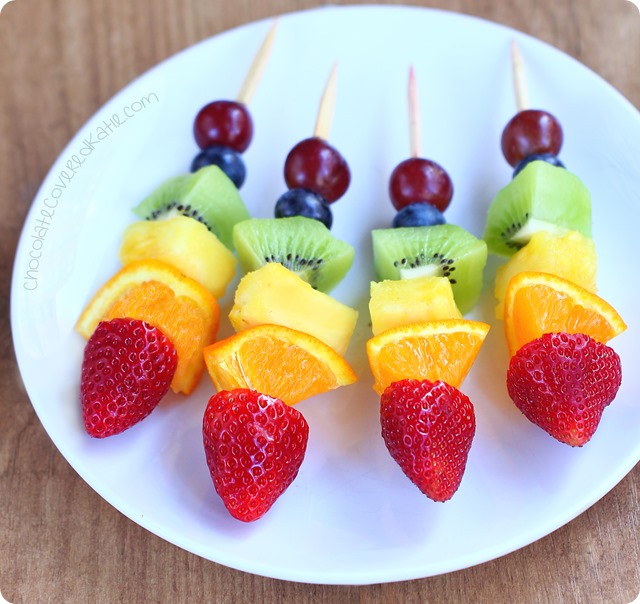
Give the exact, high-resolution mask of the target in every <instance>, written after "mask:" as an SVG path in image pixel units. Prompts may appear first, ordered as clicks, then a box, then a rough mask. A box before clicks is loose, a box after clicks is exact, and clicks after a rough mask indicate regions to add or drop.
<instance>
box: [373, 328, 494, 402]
mask: <svg viewBox="0 0 640 604" xmlns="http://www.w3.org/2000/svg"><path fill="white" fill-rule="evenodd" d="M488 332H489V325H487V324H486V323H481V322H479V321H468V320H466V319H445V320H442V321H427V322H424V323H411V324H409V325H403V326H401V327H394V328H392V329H388V330H387V331H384V332H382V333H381V334H378V335H377V336H375V337H373V338H371V339H370V340H369V341H368V342H367V357H368V358H369V366H370V367H371V373H373V377H374V380H375V381H374V384H373V389H374V390H375V391H376V392H377V393H378V394H382V393H383V392H384V390H385V388H386V387H387V386H388V385H389V384H391V383H392V382H398V381H400V380H404V379H416V380H425V379H426V380H430V381H432V382H434V381H436V380H442V381H443V382H447V383H448V384H450V385H451V386H455V387H456V388H457V387H459V386H460V384H461V383H462V380H464V378H465V376H466V375H467V373H468V372H469V369H470V368H471V365H472V364H473V361H474V360H475V358H476V356H477V355H478V351H479V350H480V347H481V346H482V342H484V339H485V337H486V336H487V333H488Z"/></svg>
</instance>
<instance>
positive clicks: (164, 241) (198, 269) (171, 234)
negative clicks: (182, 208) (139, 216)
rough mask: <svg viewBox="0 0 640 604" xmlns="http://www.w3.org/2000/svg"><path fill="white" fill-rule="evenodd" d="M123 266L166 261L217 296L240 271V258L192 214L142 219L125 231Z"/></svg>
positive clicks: (222, 292) (121, 255)
mask: <svg viewBox="0 0 640 604" xmlns="http://www.w3.org/2000/svg"><path fill="white" fill-rule="evenodd" d="M119 256H120V262H122V264H123V266H126V265H127V264H130V263H131V262H135V261H136V260H151V259H155V260H162V261H163V262H166V263H167V264H170V265H171V266H173V267H175V268H177V269H178V270H179V271H180V272H181V273H182V274H183V275H186V276H187V277H190V278H191V279H193V280H194V281H197V282H198V283H200V284H201V285H203V286H204V287H206V288H207V289H208V290H209V291H210V292H211V293H212V294H213V295H214V296H215V297H216V298H222V296H224V292H225V289H226V288H227V285H228V284H229V282H230V281H231V280H232V279H233V277H234V275H235V273H236V264H237V261H236V257H235V256H234V255H233V254H232V253H231V252H230V251H229V250H228V249H227V248H226V247H225V246H224V245H223V244H222V243H220V240H219V239H218V238H217V237H216V236H215V235H214V234H213V233H212V232H211V231H209V229H207V227H206V226H205V225H204V224H202V223H200V222H198V221H197V220H194V219H193V218H190V217H188V216H174V217H172V218H168V219H167V220H142V221H139V222H134V223H133V224H130V225H129V226H128V227H127V228H126V229H125V231H124V235H123V237H122V246H121V247H120V253H119Z"/></svg>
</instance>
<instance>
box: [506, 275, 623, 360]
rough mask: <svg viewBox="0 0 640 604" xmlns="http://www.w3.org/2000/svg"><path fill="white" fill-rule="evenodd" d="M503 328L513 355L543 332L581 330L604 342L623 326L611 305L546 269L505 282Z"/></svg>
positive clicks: (620, 318) (580, 331) (620, 331)
mask: <svg viewBox="0 0 640 604" xmlns="http://www.w3.org/2000/svg"><path fill="white" fill-rule="evenodd" d="M504 328H505V335H506V337H507V344H508V346H509V352H510V353H511V355H512V356H513V355H514V354H515V353H516V352H517V351H518V350H519V349H520V347H522V346H523V345H524V344H526V343H527V342H531V340H535V339H536V338H539V337H540V336H541V335H543V334H545V333H557V332H565V333H583V334H586V335H588V336H591V337H592V338H593V339H594V340H597V341H598V342H602V343H603V344H604V343H606V342H608V341H609V340H610V339H611V338H613V337H614V336H617V335H618V334H620V333H622V332H623V331H624V330H625V329H626V328H627V326H626V325H625V323H624V321H623V320H622V317H621V316H620V315H619V314H618V312H617V311H616V309H615V308H613V306H611V305H610V304H609V303H608V302H606V301H605V300H603V299H602V298H600V297H599V296H597V295H596V294H594V293H592V292H590V291H588V290H586V289H584V288H583V287H580V286H579V285H576V284H575V283H572V282H571V281H567V280H566V279H562V278H560V277H556V276H555V275H551V274H549V273H539V272H522V273H518V274H517V275H515V276H514V277H513V278H512V279H511V281H509V285H508V286H507V292H506V294H505V300H504Z"/></svg>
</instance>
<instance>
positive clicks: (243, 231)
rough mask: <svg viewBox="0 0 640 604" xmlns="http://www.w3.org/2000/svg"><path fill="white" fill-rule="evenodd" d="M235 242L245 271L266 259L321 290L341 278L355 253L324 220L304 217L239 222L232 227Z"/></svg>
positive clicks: (254, 219)
mask: <svg viewBox="0 0 640 604" xmlns="http://www.w3.org/2000/svg"><path fill="white" fill-rule="evenodd" d="M233 242H234V244H235V246H236V249H237V251H238V259H239V260H240V266H241V267H242V269H243V270H244V272H245V273H248V272H250V271H253V270H256V269H258V268H260V267H261V266H264V265H265V264H266V263H267V262H279V263H280V264H282V265H283V266H285V267H286V268H288V269H289V270H291V271H293V272H294V273H296V274H297V275H298V276H299V277H301V278H302V279H304V280H305V281H306V282H307V283H309V284H310V285H311V286H312V287H313V288H314V289H317V290H320V291H322V292H328V291H329V290H331V289H332V288H333V287H335V286H336V285H337V284H338V283H339V282H340V281H341V280H342V278H343V277H344V276H345V274H346V273H347V271H348V270H349V269H350V268H351V265H352V263H353V257H354V253H355V252H354V249H353V247H352V246H350V245H349V244H348V243H345V242H344V241H340V240H339V239H336V238H335V237H334V236H333V235H332V234H331V233H330V232H329V229H327V227H325V226H324V225H323V224H322V223H321V222H318V221H317V220H314V219H313V218H306V217H304V216H292V217H288V218H252V219H250V220H245V221H243V222H239V223H238V224H236V226H235V227H234V229H233Z"/></svg>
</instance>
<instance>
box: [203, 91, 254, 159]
mask: <svg viewBox="0 0 640 604" xmlns="http://www.w3.org/2000/svg"><path fill="white" fill-rule="evenodd" d="M193 136H194V138H195V139H196V143H198V146H199V147H200V149H206V148H207V147H211V146H213V145H223V146H225V147H230V148H231V149H233V150H234V151H237V152H238V153H242V152H243V151H245V150H246V149H247V147H248V146H249V143H251V139H252V138H253V120H252V119H251V114H250V113H249V110H248V109H247V107H246V106H245V105H243V104H242V103H238V102H236V101H213V102H212V103H209V104H207V105H205V106H204V107H203V108H202V109H200V111H198V114H197V115H196V118H195V120H194V122H193Z"/></svg>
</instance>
